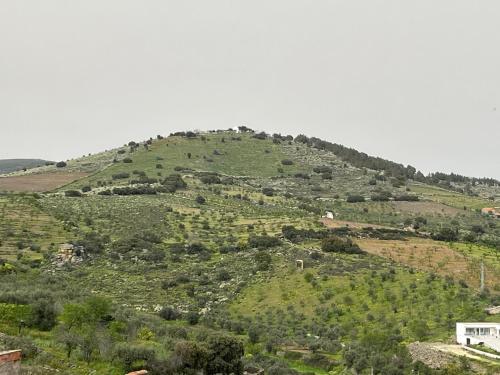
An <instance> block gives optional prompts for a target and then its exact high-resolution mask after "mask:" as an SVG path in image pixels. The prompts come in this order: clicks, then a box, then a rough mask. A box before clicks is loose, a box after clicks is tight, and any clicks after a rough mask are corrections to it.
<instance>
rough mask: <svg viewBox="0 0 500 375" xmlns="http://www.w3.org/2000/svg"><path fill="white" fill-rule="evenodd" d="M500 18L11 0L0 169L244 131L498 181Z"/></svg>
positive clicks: (308, 4) (290, 5) (350, 1)
mask: <svg viewBox="0 0 500 375" xmlns="http://www.w3.org/2000/svg"><path fill="white" fill-rule="evenodd" d="M499 20H500V2H499V1H498V0H491V1H486V0H476V1H471V0H467V1H464V0H446V1H445V0H418V1H417V0H412V1H405V0H394V1H391V0H364V1H357V0H342V1H336V0H329V1H326V0H307V1H306V0H303V1H297V0H247V1H238V0H226V1H222V0H210V1H207V0H199V1H189V0H178V1H169V0H162V1H153V0H149V1H139V0H137V1H128V0H85V1H68V0H60V1H54V0H44V1H38V0H33V1H24V0H12V1H8V0H4V1H2V2H1V6H0V129H1V137H0V158H17V157H43V158H47V159H52V160H59V159H66V158H70V157H76V156H80V155H82V154H84V153H88V152H97V151H101V150H103V149H106V148H111V147H113V146H117V145H120V144H123V143H125V142H127V141H129V140H141V139H145V138H148V137H149V136H154V135H156V134H168V133H170V132H172V131H176V130H185V129H196V128H197V129H213V128H228V127H232V126H235V125H240V124H245V125H247V126H249V127H252V128H254V129H260V130H266V131H268V132H282V133H286V134H298V133H305V134H307V135H310V136H317V137H320V138H324V139H327V140H330V141H334V142H338V143H342V144H345V145H348V146H351V147H355V148H357V149H359V150H361V151H365V152H367V153H370V154H373V155H378V156H382V157H385V158H389V159H392V160H395V161H398V162H402V163H405V164H407V163H410V164H412V165H414V166H415V167H417V168H418V169H422V170H423V171H425V172H429V171H434V170H442V171H446V172H449V171H456V172H459V173H462V174H466V175H474V176H492V177H496V178H500V168H499V165H500V148H499V145H500V23H499ZM495 108H497V110H496V109H495Z"/></svg>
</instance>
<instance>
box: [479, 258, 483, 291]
mask: <svg viewBox="0 0 500 375" xmlns="http://www.w3.org/2000/svg"><path fill="white" fill-rule="evenodd" d="M480 291H481V293H483V292H484V260H483V259H481V289H480Z"/></svg>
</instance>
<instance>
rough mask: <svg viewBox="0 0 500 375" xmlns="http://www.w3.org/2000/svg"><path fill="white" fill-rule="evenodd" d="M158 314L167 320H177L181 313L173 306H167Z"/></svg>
mask: <svg viewBox="0 0 500 375" xmlns="http://www.w3.org/2000/svg"><path fill="white" fill-rule="evenodd" d="M158 315H160V317H161V318H163V319H165V320H177V319H179V317H180V315H181V313H180V312H179V311H178V310H177V309H176V308H174V307H172V306H165V307H163V308H162V309H161V310H160V312H159V313H158Z"/></svg>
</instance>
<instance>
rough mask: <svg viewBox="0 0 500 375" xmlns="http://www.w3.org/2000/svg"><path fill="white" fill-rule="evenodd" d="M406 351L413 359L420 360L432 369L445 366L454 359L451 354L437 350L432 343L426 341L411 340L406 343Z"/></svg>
mask: <svg viewBox="0 0 500 375" xmlns="http://www.w3.org/2000/svg"><path fill="white" fill-rule="evenodd" d="M408 351H409V352H410V355H411V358H412V359H413V361H415V362H417V361H420V362H422V363H424V364H425V365H427V366H429V367H430V368H433V369H440V368H443V367H446V366H447V365H449V364H450V363H452V362H454V360H455V358H454V357H453V356H452V355H451V354H446V353H443V352H441V351H439V350H437V349H436V348H435V347H434V346H433V345H432V343H427V342H419V341H416V342H412V343H411V344H410V345H408Z"/></svg>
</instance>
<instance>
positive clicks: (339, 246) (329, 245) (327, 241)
mask: <svg viewBox="0 0 500 375" xmlns="http://www.w3.org/2000/svg"><path fill="white" fill-rule="evenodd" d="M321 249H322V250H323V251H325V252H336V253H346V254H361V253H363V251H362V250H361V249H360V248H359V246H358V245H357V244H355V243H353V242H352V240H351V239H350V238H346V239H344V238H340V237H337V236H330V237H327V238H324V239H323V240H322V241H321Z"/></svg>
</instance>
